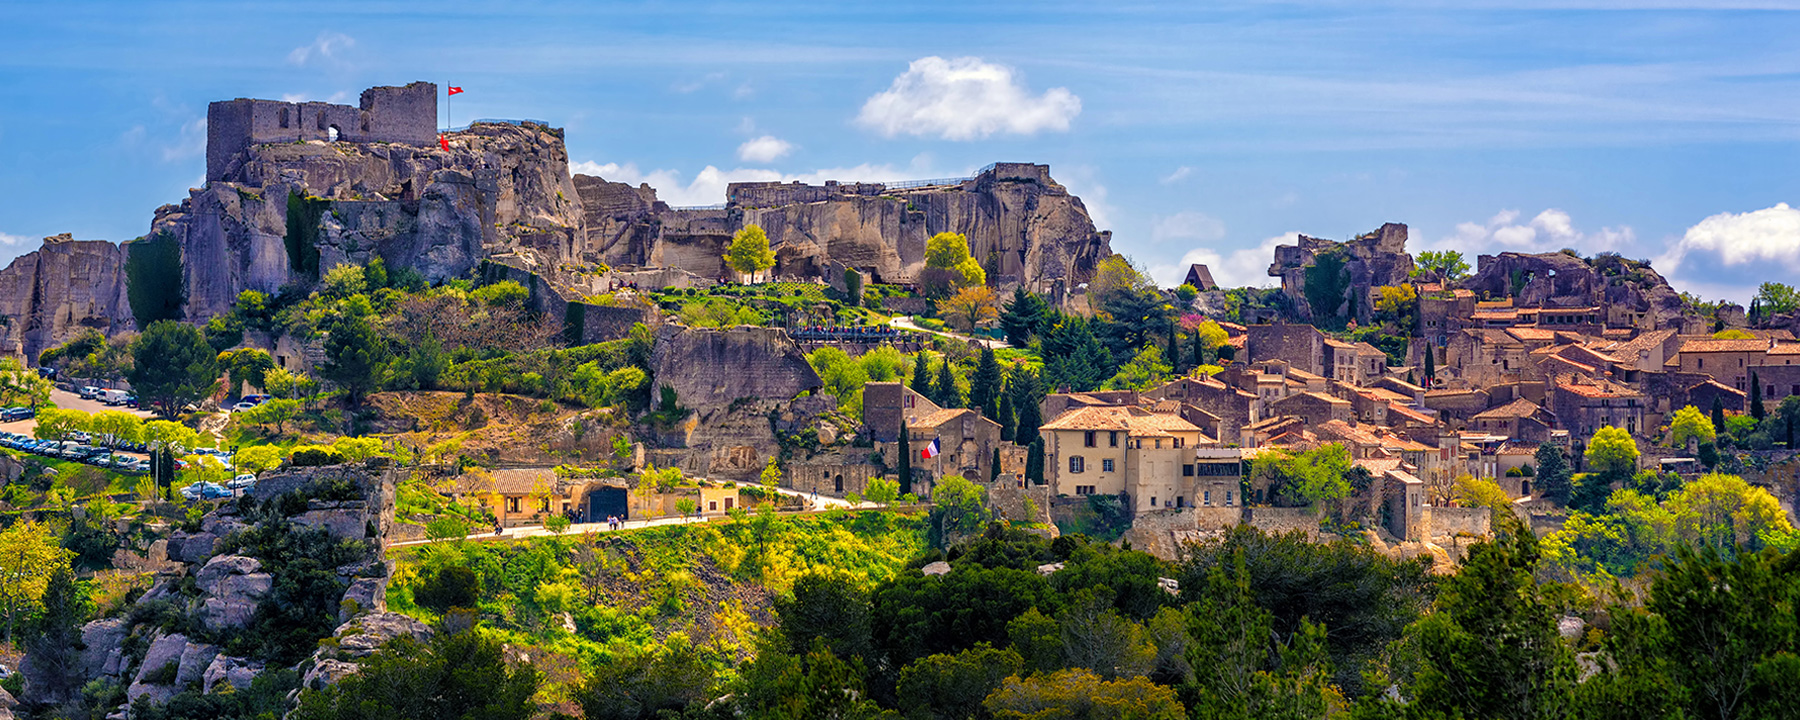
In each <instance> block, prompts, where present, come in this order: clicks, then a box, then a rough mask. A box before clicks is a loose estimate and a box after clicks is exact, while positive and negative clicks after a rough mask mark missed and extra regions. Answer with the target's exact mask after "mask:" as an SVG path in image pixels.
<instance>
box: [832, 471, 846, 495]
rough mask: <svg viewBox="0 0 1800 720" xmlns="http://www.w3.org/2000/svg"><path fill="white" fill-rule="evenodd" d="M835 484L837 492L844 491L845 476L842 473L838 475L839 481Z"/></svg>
mask: <svg viewBox="0 0 1800 720" xmlns="http://www.w3.org/2000/svg"><path fill="white" fill-rule="evenodd" d="M833 486H834V487H835V488H836V491H837V492H840V493H841V492H843V491H844V476H842V475H839V476H837V481H836V482H835V483H833Z"/></svg>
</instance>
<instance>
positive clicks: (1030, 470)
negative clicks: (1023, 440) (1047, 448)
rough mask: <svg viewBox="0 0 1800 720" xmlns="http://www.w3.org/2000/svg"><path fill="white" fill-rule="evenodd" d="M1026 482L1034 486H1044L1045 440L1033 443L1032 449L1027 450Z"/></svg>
mask: <svg viewBox="0 0 1800 720" xmlns="http://www.w3.org/2000/svg"><path fill="white" fill-rule="evenodd" d="M1025 482H1028V483H1030V484H1032V485H1042V484H1044V440H1043V438H1039V439H1037V440H1033V441H1031V447H1029V448H1027V449H1026V450H1025Z"/></svg>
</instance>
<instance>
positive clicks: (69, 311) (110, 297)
mask: <svg viewBox="0 0 1800 720" xmlns="http://www.w3.org/2000/svg"><path fill="white" fill-rule="evenodd" d="M0 315H3V316H4V319H5V321H6V322H5V323H3V324H0V354H4V355H8V356H14V357H21V356H22V357H24V358H25V359H26V360H28V361H31V362H35V361H36V360H37V356H38V353H39V352H42V351H43V350H44V348H47V347H53V346H56V345H60V344H62V343H63V342H65V341H67V340H69V339H70V338H73V337H75V336H76V335H77V334H79V333H80V332H81V331H82V330H83V329H85V328H94V329H97V330H99V331H101V332H103V333H107V334H109V335H110V334H112V333H114V332H118V331H121V330H130V329H133V328H135V327H136V324H135V323H134V321H133V320H132V315H131V304H130V302H129V301H128V300H127V298H126V295H125V259H124V253H123V252H122V251H121V249H120V247H119V246H118V245H114V244H112V243H109V242H106V241H104V240H76V239H75V238H73V237H71V236H70V235H68V234H67V233H64V234H62V235H57V236H54V237H47V238H44V246H43V247H41V248H39V249H37V250H34V251H32V252H28V253H25V254H24V255H20V256H19V257H17V258H14V259H13V261H12V263H11V264H10V265H7V266H6V269H4V270H0Z"/></svg>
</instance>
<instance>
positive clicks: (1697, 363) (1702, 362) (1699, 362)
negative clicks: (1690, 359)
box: [1694, 358, 1706, 368]
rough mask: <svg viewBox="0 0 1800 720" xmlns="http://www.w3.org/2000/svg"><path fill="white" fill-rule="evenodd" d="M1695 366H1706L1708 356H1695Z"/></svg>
mask: <svg viewBox="0 0 1800 720" xmlns="http://www.w3.org/2000/svg"><path fill="white" fill-rule="evenodd" d="M1694 367H1697V368H1704V367H1706V358H1695V359H1694Z"/></svg>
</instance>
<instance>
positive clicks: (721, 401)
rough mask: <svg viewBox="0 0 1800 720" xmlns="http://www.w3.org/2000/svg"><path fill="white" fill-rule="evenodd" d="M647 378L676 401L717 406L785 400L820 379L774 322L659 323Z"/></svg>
mask: <svg viewBox="0 0 1800 720" xmlns="http://www.w3.org/2000/svg"><path fill="white" fill-rule="evenodd" d="M650 367H651V368H652V376H653V381H654V382H655V384H656V386H657V387H658V388H663V387H667V388H671V389H673V390H674V391H675V398H676V400H677V401H678V402H679V403H681V405H682V407H686V408H690V409H711V408H722V407H727V406H729V405H731V404H732V403H733V402H738V401H740V400H745V401H748V400H752V399H758V398H762V399H770V400H787V399H790V398H793V397H794V396H796V395H799V394H800V393H802V392H808V391H815V390H818V389H819V388H820V386H821V385H822V384H823V383H822V382H821V381H820V380H819V374H818V373H817V372H814V371H813V369H812V365H811V364H809V363H807V361H806V355H805V354H804V353H801V352H800V348H799V346H797V345H795V344H794V341H793V340H792V339H790V338H788V334H787V331H786V330H782V329H780V328H766V327H752V326H748V325H740V326H738V327H732V328H690V327H687V326H684V325H675V324H669V325H664V326H663V327H662V329H661V330H660V331H659V332H658V334H657V338H656V350H655V351H654V352H653V353H652V355H651V357H650Z"/></svg>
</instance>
